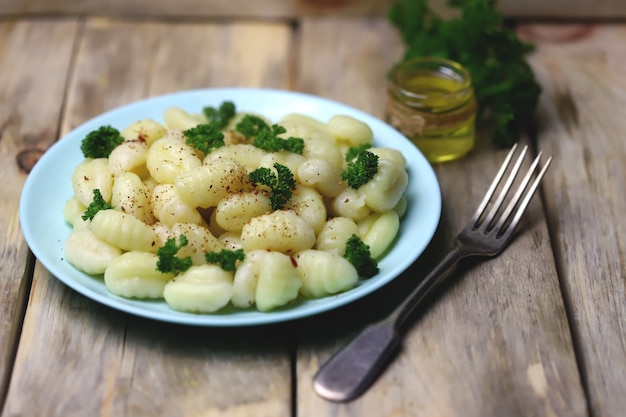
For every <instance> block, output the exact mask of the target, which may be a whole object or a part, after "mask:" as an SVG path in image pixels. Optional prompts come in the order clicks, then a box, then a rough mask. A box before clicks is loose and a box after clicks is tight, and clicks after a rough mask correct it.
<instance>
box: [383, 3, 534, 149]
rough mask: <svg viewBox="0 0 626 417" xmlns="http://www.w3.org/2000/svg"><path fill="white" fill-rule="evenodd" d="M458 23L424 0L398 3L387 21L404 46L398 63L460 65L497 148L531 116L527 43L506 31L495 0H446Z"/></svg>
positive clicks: (511, 140)
mask: <svg viewBox="0 0 626 417" xmlns="http://www.w3.org/2000/svg"><path fill="white" fill-rule="evenodd" d="M448 4H449V5H450V6H452V7H455V8H459V9H460V12H461V16H460V18H458V19H443V18H442V17H440V16H438V15H437V14H436V13H435V12H434V11H433V10H432V9H431V8H430V6H429V5H428V0H397V1H396V2H395V3H394V4H392V6H391V7H390V9H389V12H388V18H389V20H390V21H391V23H392V24H393V25H394V26H395V27H396V28H397V29H398V31H399V33H400V35H401V37H402V39H403V41H404V43H405V46H406V49H405V54H404V57H403V60H408V59H411V58H414V57H418V56H435V57H441V58H447V59H451V60H453V61H456V62H458V63H460V64H461V65H463V66H464V67H465V68H466V69H467V70H468V72H469V73H470V76H471V77H472V84H473V86H474V93H475V95H476V101H477V103H478V119H477V120H479V121H482V120H489V121H491V122H492V123H493V142H494V144H495V145H496V146H497V147H508V146H511V145H512V144H513V143H515V142H516V141H517V140H518V138H519V134H520V131H521V129H522V128H523V124H524V123H525V122H527V121H528V120H529V119H530V118H531V117H533V115H534V112H535V109H536V107H537V102H538V100H539V95H540V93H541V87H540V86H539V84H538V83H537V81H536V79H535V75H534V73H533V71H532V68H531V67H530V66H529V65H528V63H527V62H526V60H525V55H526V54H527V53H528V52H530V51H532V48H533V47H532V45H531V44H528V43H525V42H522V41H521V40H520V39H519V38H518V37H517V33H516V32H515V31H514V30H511V29H509V28H507V27H506V26H505V24H504V19H503V17H502V15H501V14H500V13H499V12H498V11H497V10H496V7H495V6H496V5H495V0H449V1H448Z"/></svg>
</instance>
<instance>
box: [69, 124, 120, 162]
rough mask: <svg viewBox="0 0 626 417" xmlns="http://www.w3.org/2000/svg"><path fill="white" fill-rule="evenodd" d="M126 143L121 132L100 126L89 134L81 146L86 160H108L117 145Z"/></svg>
mask: <svg viewBox="0 0 626 417" xmlns="http://www.w3.org/2000/svg"><path fill="white" fill-rule="evenodd" d="M122 142H124V138H123V137H122V135H120V131H119V130H117V129H116V128H114V127H111V126H100V127H99V128H98V129H96V130H94V131H92V132H89V133H88V134H87V136H85V138H84V139H83V140H82V142H81V144H80V150H81V151H82V152H83V155H84V156H85V158H94V159H95V158H108V157H109V155H110V154H111V152H112V151H113V149H115V148H116V147H117V145H119V144H121V143H122Z"/></svg>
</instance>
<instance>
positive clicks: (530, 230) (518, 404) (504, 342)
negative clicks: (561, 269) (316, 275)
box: [297, 19, 587, 417]
mask: <svg viewBox="0 0 626 417" xmlns="http://www.w3.org/2000/svg"><path fill="white" fill-rule="evenodd" d="M384 25H385V23H384V22H381V21H376V20H372V21H370V22H368V23H365V24H364V23H351V22H350V21H347V20H341V19H337V20H334V21H328V20H326V19H325V20H324V21H315V20H310V21H305V22H304V24H303V26H302V33H301V50H300V54H301V59H300V61H299V62H300V72H299V75H298V78H297V79H298V80H299V81H298V82H299V84H298V86H301V87H302V88H304V89H305V90H307V91H309V92H313V93H317V94H321V95H328V96H331V97H332V98H335V99H339V100H342V101H345V102H347V103H348V104H352V105H354V106H356V107H359V108H362V109H365V110H366V111H370V112H372V113H374V114H376V115H379V116H380V115H382V114H381V112H382V106H383V104H384V79H385V78H384V74H385V72H386V70H387V69H388V68H389V67H390V66H391V64H392V63H393V62H394V60H395V59H396V58H397V57H398V52H399V51H398V49H397V44H395V46H396V47H394V43H392V42H390V40H391V38H390V35H389V33H390V32H389V29H388V28H385V26H384ZM357 40H360V41H357ZM347 50H349V51H350V53H349V54H347V53H343V51H347ZM331 56H336V57H338V58H337V62H336V63H335V64H333V65H336V66H337V67H336V69H335V68H334V67H330V68H328V67H327V68H326V71H327V73H329V74H334V73H335V71H336V74H337V75H336V76H330V77H317V76H316V74H317V73H318V71H317V70H316V62H317V60H320V61H322V62H325V63H326V64H325V65H328V63H327V62H328V61H327V57H331ZM317 65H323V64H317ZM374 74H376V75H375V76H374ZM484 142H485V139H484V138H483V140H482V141H481V143H480V145H479V146H478V147H477V149H476V150H475V151H474V152H472V154H471V155H470V156H468V157H467V158H465V159H463V160H460V161H457V162H452V163H448V164H442V165H438V166H436V173H437V176H438V178H439V181H440V184H441V188H442V193H443V204H444V209H443V217H442V222H441V226H440V230H439V231H438V233H437V235H438V238H437V239H436V240H435V242H433V245H432V247H431V248H429V250H428V252H427V255H426V257H429V258H431V259H430V264H432V260H433V259H437V258H440V257H442V256H443V253H444V252H443V250H445V248H446V247H449V244H450V242H451V239H452V237H453V236H454V234H456V232H457V231H458V230H459V229H460V228H461V227H462V226H463V225H464V224H465V223H466V222H467V221H468V219H469V218H470V216H471V213H472V211H473V210H474V208H475V207H476V205H477V204H478V202H479V200H480V198H481V197H482V195H483V193H484V192H485V191H486V189H487V187H488V184H489V182H490V181H491V179H492V177H493V176H494V175H495V172H496V171H497V168H498V166H499V165H500V163H501V161H502V159H503V157H504V153H503V152H501V151H500V152H498V151H495V150H493V149H491V147H490V146H488V145H486V144H485V143H484ZM520 229H521V233H520V234H519V236H518V238H517V239H516V240H515V241H514V242H513V243H512V244H511V245H510V247H509V248H508V249H507V250H506V251H505V252H504V253H503V254H502V255H500V256H499V257H498V258H496V259H493V260H490V261H488V262H484V263H482V264H475V263H469V264H464V265H463V267H462V268H461V269H460V273H461V274H462V277H460V280H459V281H458V282H457V283H456V284H454V285H451V286H450V288H449V289H448V291H447V292H445V293H443V294H441V296H440V297H439V300H438V302H437V303H433V305H431V308H430V309H428V310H427V311H425V313H424V315H423V316H422V317H421V319H420V320H419V321H418V322H417V323H415V325H414V326H412V328H411V329H410V331H409V332H408V335H407V338H406V339H405V341H404V348H403V349H402V351H401V352H400V353H399V354H398V356H397V357H396V359H395V361H394V362H393V363H392V364H390V366H389V367H388V368H387V369H386V372H385V373H384V374H383V375H382V377H381V378H380V379H379V380H378V381H377V383H376V384H375V385H374V386H373V387H372V388H371V389H370V390H369V391H368V392H367V393H366V394H365V395H363V396H362V397H361V398H359V399H357V400H356V401H354V402H352V403H349V404H343V405H337V404H331V403H327V402H325V401H323V400H321V399H320V398H318V397H317V396H316V395H315V394H314V393H313V391H312V390H311V385H310V381H311V378H312V377H313V375H314V373H315V372H316V371H317V369H318V366H319V365H320V364H321V362H322V361H324V360H325V359H326V358H327V357H328V356H329V355H330V354H331V353H332V352H333V351H334V350H335V349H336V348H337V347H338V346H339V345H340V344H341V343H342V342H345V341H346V340H347V339H348V338H349V337H350V336H351V335H352V334H353V333H354V332H355V331H356V330H357V329H358V328H359V326H360V325H362V324H363V321H364V319H373V318H375V317H376V316H378V317H382V316H383V315H384V313H385V312H386V311H389V309H390V308H391V307H392V306H393V305H394V304H395V303H397V302H398V301H399V300H400V299H402V297H403V295H404V294H406V293H407V291H408V290H409V289H410V288H411V287H413V286H414V285H415V281H416V280H418V279H419V277H420V276H424V275H425V273H426V271H427V270H428V269H427V268H428V264H429V262H428V261H429V259H422V260H421V262H418V264H416V265H415V266H414V267H412V268H411V269H410V270H409V271H408V272H407V273H406V274H404V276H402V277H400V278H399V280H398V281H399V282H398V283H395V282H394V285H393V286H392V287H393V288H391V289H385V291H384V292H382V293H380V294H378V293H377V294H374V295H373V296H372V297H369V298H368V299H367V300H364V301H363V302H361V303H357V304H356V305H354V306H350V307H348V308H346V309H343V310H341V311H338V312H334V313H332V314H329V315H326V316H324V317H322V318H319V319H312V320H311V323H310V324H309V325H308V326H307V332H306V333H305V334H303V335H302V336H301V343H300V346H299V352H298V361H297V376H298V384H297V386H298V415H299V416H306V417H308V416H311V417H313V416H319V415H333V416H363V415H370V414H371V410H377V414H378V415H384V416H420V417H423V416H433V417H434V416H464V417H466V416H476V417H479V416H480V417H486V416H494V417H496V416H498V417H499V416H564V417H565V416H567V417H571V416H585V415H587V412H586V411H587V409H586V403H585V398H584V394H583V390H582V386H581V382H580V375H579V373H578V369H577V366H576V362H575V356H574V351H573V346H572V341H571V338H570V333H569V329H568V323H567V317H566V314H565V308H564V305H563V301H562V299H561V293H560V289H559V281H558V277H557V273H556V270H555V265H554V260H553V259H552V257H551V255H550V253H551V252H550V239H549V236H548V231H547V228H546V224H545V222H544V221H543V212H542V205H541V201H540V199H539V198H536V199H534V201H533V203H532V204H531V207H530V208H529V211H528V213H527V216H526V217H525V220H524V221H523V223H522V225H521V227H520ZM487 300H488V302H487ZM331 323H332V324H331ZM312 329H313V330H312ZM320 335H326V336H325V337H324V336H322V337H320ZM452 381H454V382H452Z"/></svg>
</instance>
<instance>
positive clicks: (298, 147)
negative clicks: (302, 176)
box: [252, 125, 304, 155]
mask: <svg viewBox="0 0 626 417" xmlns="http://www.w3.org/2000/svg"><path fill="white" fill-rule="evenodd" d="M285 132H287V129H285V128H284V127H283V126H279V125H272V127H271V128H268V129H261V131H259V133H258V134H257V135H256V136H255V137H254V141H253V142H252V144H253V145H254V146H256V147H257V148H260V149H263V150H265V151H268V152H278V151H289V152H293V153H297V154H300V155H302V151H303V150H304V140H303V139H301V138H294V137H289V138H287V139H282V138H279V137H278V135H280V134H282V133H285Z"/></svg>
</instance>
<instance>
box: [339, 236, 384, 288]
mask: <svg viewBox="0 0 626 417" xmlns="http://www.w3.org/2000/svg"><path fill="white" fill-rule="evenodd" d="M344 257H345V258H346V259H347V260H348V262H350V263H351V264H352V265H354V267H355V268H356V271H357V273H358V274H359V276H361V277H364V278H371V277H373V276H374V275H376V274H378V272H379V268H378V262H376V260H375V259H374V258H372V255H371V252H370V248H369V246H368V245H367V244H366V243H365V242H363V241H362V240H361V238H359V237H358V236H357V235H352V236H350V238H349V239H348V241H347V242H346V251H345V254H344Z"/></svg>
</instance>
